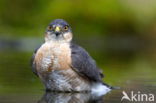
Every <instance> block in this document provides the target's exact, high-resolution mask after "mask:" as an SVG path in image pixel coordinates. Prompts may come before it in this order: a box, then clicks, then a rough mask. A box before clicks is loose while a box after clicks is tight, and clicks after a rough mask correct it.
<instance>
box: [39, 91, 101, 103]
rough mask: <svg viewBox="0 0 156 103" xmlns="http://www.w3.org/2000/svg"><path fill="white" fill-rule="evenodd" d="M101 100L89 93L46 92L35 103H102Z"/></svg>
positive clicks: (99, 97)
mask: <svg viewBox="0 0 156 103" xmlns="http://www.w3.org/2000/svg"><path fill="white" fill-rule="evenodd" d="M103 98H104V96H96V95H93V94H91V93H58V92H46V93H45V94H44V95H43V97H42V98H41V99H40V100H39V101H38V102H37V103H103V101H104V100H103Z"/></svg>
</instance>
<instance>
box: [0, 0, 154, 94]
mask: <svg viewBox="0 0 156 103" xmlns="http://www.w3.org/2000/svg"><path fill="white" fill-rule="evenodd" d="M57 18H62V19H65V20H66V21H67V22H69V24H70V25H71V27H72V29H73V32H74V36H76V38H78V39H79V44H80V45H82V46H83V47H84V48H85V47H87V51H89V53H90V54H91V55H92V56H93V57H94V59H96V61H97V64H98V65H99V67H101V68H102V69H104V74H105V75H106V78H105V79H104V80H105V81H106V82H107V83H109V84H112V85H120V83H121V85H123V84H124V83H125V82H127V81H129V80H131V79H133V78H137V77H140V78H142V79H144V78H152V79H155V73H156V70H155V60H156V48H155V40H156V0H0V44H1V45H0V49H1V48H2V49H4V48H7V50H8V51H5V50H4V52H1V51H0V57H1V60H0V83H1V84H0V91H1V93H10V92H21V91H24V92H30V91H31V92H32V91H35V92H36V91H38V90H39V89H40V88H43V86H42V85H41V82H40V81H39V80H38V79H36V78H35V76H33V74H32V73H31V70H30V66H29V60H30V58H31V55H32V52H31V53H30V52H26V49H28V51H31V50H32V49H34V48H33V43H34V42H36V43H38V41H39V40H40V39H43V38H42V37H43V34H44V31H45V28H46V26H47V25H48V24H49V23H50V22H51V21H52V20H54V19H57ZM3 37H8V38H11V40H13V41H11V40H10V39H6V40H4V38H3ZM27 37H28V38H27ZM1 38H2V39H1ZM19 38H20V39H19ZM21 38H22V39H21ZM31 38H33V39H32V40H30V39H31ZM39 38H40V39H39ZM1 40H4V42H3V41H2V42H1ZM26 44H27V45H26ZM8 45H9V46H8ZM5 46H6V47H5ZM7 46H8V47H7ZM8 48H9V49H8ZM10 48H11V49H10ZM11 50H12V51H11ZM14 50H15V51H14ZM20 50H21V51H22V50H23V51H24V50H25V51H24V52H23V51H22V52H21V51H20ZM121 58H122V61H120V60H121ZM142 75H143V76H144V77H143V76H142ZM123 82H124V83H123ZM29 86H30V88H28V87H29ZM18 90H19V91H18ZM29 90H30V91H29Z"/></svg>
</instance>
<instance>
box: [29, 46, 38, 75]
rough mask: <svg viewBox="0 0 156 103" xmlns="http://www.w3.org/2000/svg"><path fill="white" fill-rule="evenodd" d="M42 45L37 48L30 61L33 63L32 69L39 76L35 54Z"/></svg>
mask: <svg viewBox="0 0 156 103" xmlns="http://www.w3.org/2000/svg"><path fill="white" fill-rule="evenodd" d="M39 48H40V47H38V48H36V49H35V51H34V53H33V55H32V57H31V61H30V64H31V69H32V72H33V73H34V74H35V75H37V76H38V74H37V70H36V65H35V64H34V59H35V55H36V52H37V50H38V49H39Z"/></svg>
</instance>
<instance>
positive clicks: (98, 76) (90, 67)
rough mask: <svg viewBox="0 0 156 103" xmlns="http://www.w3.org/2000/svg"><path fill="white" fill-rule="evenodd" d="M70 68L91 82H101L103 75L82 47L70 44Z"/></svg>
mask: <svg viewBox="0 0 156 103" xmlns="http://www.w3.org/2000/svg"><path fill="white" fill-rule="evenodd" d="M70 48H71V51H72V52H71V58H72V68H73V69H74V70H75V71H76V72H77V73H78V74H79V75H82V76H84V77H87V78H88V79H89V80H91V81H97V82H102V77H103V74H102V72H101V71H100V70H99V68H98V67H97V66H96V63H95V61H94V60H93V59H92V58H91V57H90V55H89V54H88V53H87V52H86V51H85V49H83V48H82V47H80V46H78V45H76V44H73V43H71V46H70Z"/></svg>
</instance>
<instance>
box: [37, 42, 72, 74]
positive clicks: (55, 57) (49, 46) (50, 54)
mask: <svg viewBox="0 0 156 103" xmlns="http://www.w3.org/2000/svg"><path fill="white" fill-rule="evenodd" d="M35 64H36V67H37V70H38V71H40V72H42V71H43V72H49V71H52V70H64V69H69V68H70V64H71V49H70V45H69V44H68V43H59V42H46V43H44V44H43V45H42V46H41V47H40V49H39V50H38V51H37V53H36V56H35Z"/></svg>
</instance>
